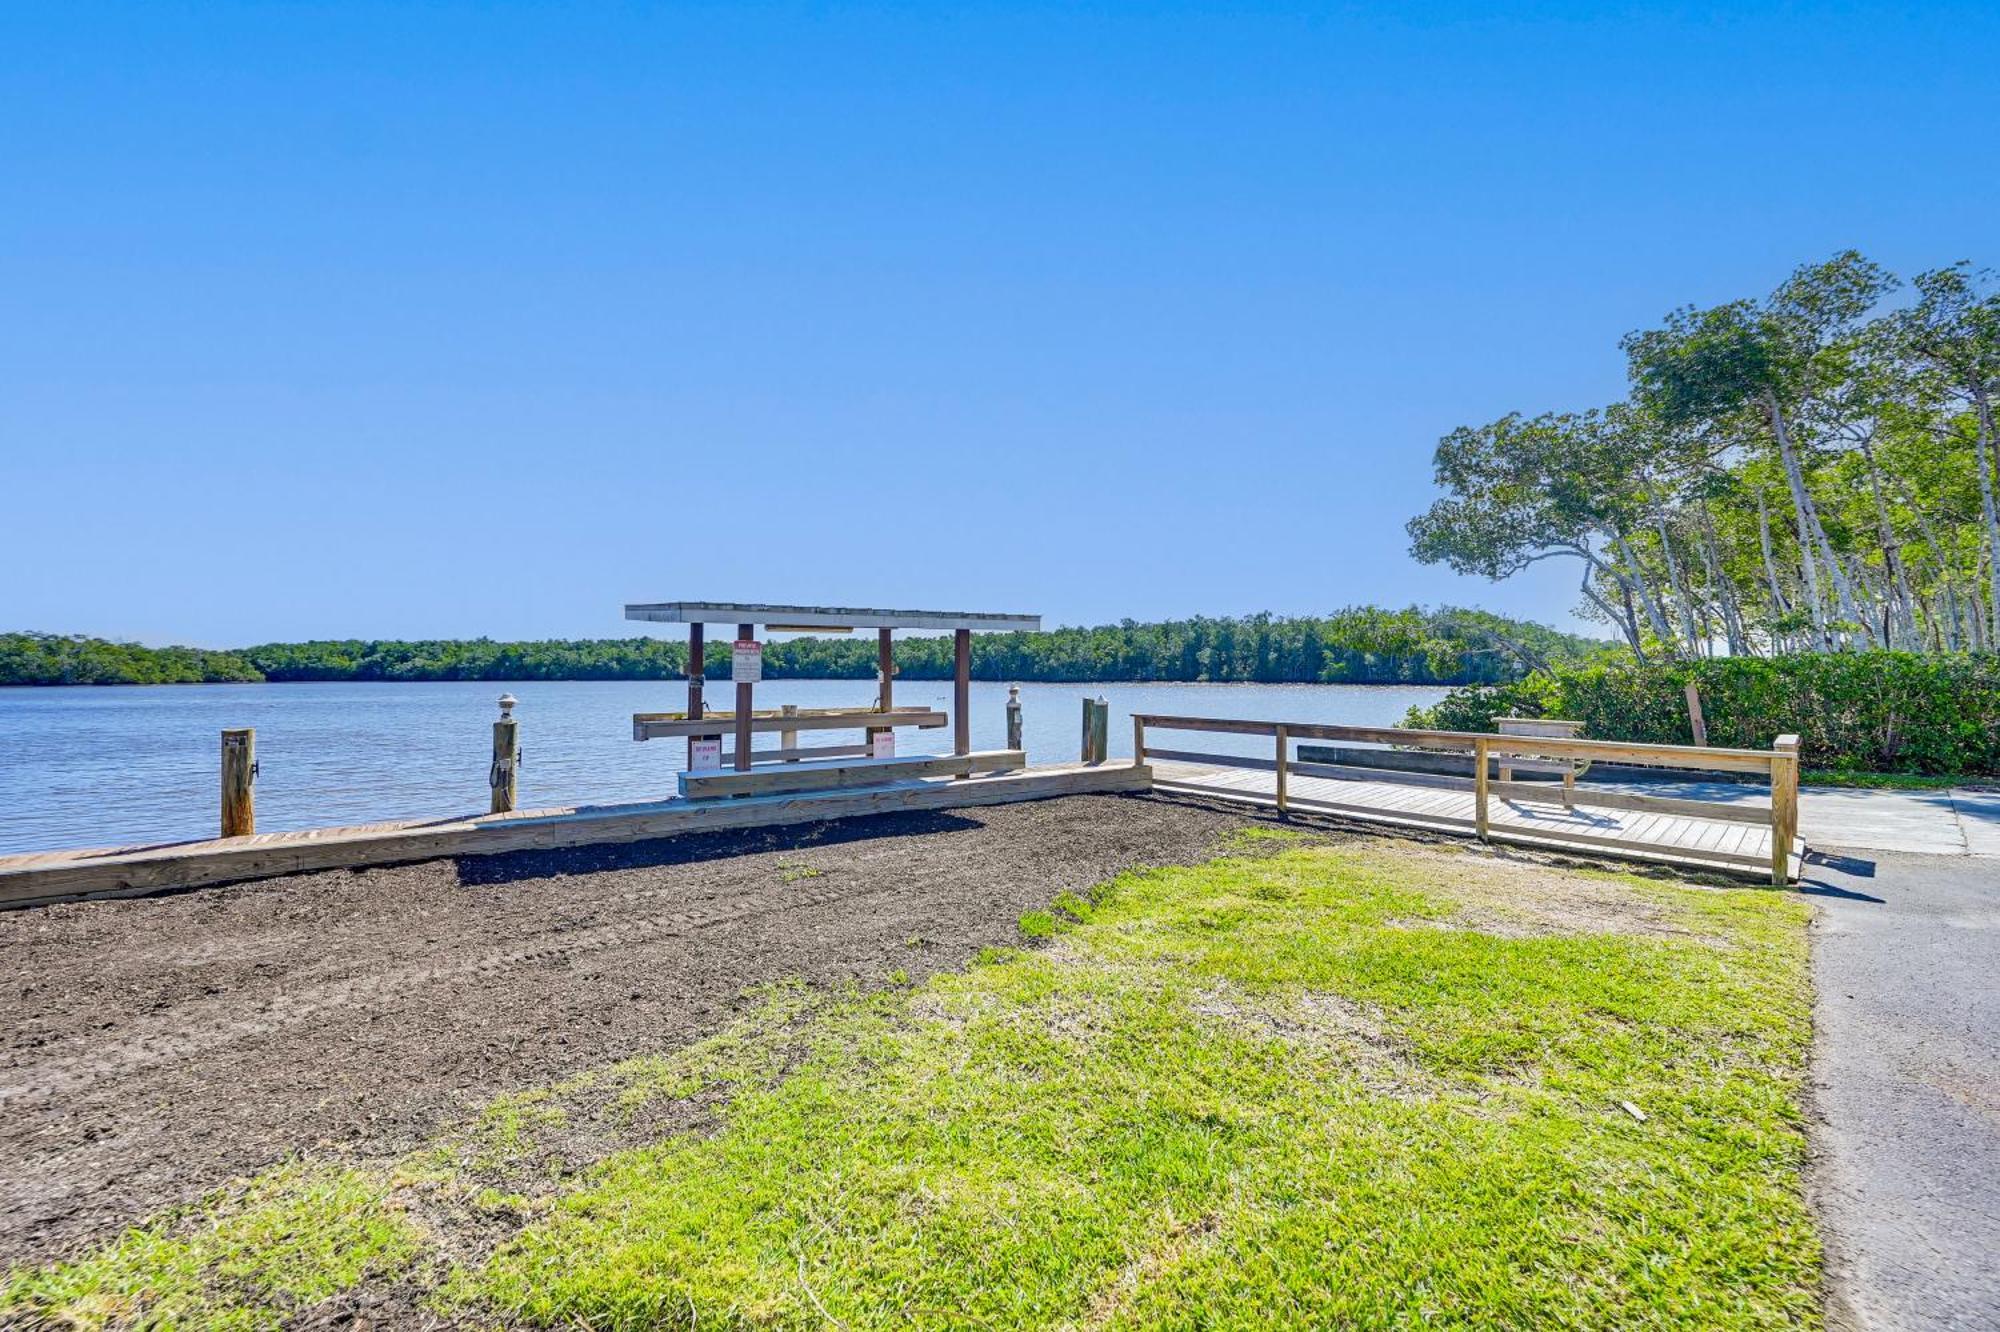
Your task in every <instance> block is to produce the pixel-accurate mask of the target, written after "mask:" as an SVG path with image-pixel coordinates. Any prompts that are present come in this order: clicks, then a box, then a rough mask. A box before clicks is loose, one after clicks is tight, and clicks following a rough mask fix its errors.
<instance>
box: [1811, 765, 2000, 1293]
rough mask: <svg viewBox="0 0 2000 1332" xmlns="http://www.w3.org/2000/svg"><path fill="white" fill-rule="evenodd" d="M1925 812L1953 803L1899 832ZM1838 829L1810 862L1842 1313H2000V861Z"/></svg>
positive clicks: (1828, 1204)
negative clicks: (1883, 847) (1928, 850)
mask: <svg viewBox="0 0 2000 1332" xmlns="http://www.w3.org/2000/svg"><path fill="white" fill-rule="evenodd" d="M1878 794H1879V793H1878ZM1987 799H1989V800H1994V801H1996V803H2000V797H1987ZM1855 808H1856V818H1855V819H1854V820H1853V822H1852V823H1851V826H1852V828H1853V829H1854V830H1855V831H1856V832H1857V833H1858V834H1859V835H1861V836H1863V837H1866V838H1868V839H1869V840H1874V841H1883V840H1889V831H1887V830H1889V829H1892V828H1893V827H1894V825H1895V824H1896V823H1897V820H1896V818H1895V817H1893V811H1887V812H1885V811H1880V810H1879V809H1878V810H1877V811H1875V813H1874V814H1872V815H1871V816H1870V817H1867V818H1862V817H1860V816H1859V814H1860V811H1861V810H1862V809H1864V808H1865V806H1862V805H1860V804H1859V802H1857V803H1856V807H1855ZM1924 812H1925V811H1924V810H1923V808H1922V807H1919V808H1917V809H1915V810H1907V811H1905V813H1906V814H1909V815H1910V816H1911V817H1912V818H1916V816H1918V815H1921V814H1922V813H1924ZM1928 812H1929V813H1931V814H1932V815H1936V814H1938V813H1939V812H1940V811H1939V810H1938V807H1937V803H1936V802H1935V800H1933V801H1932V802H1929V811H1928ZM1953 821H1954V822H1956V823H1958V824H1960V825H1961V826H1962V825H1963V824H1964V822H1965V820H1964V819H1963V818H1956V819H1954V820H1953ZM1925 826H1928V827H1929V828H1930V831H1931V834H1932V835H1935V836H1937V837H1938V839H1939V840H1945V841H1948V839H1947V838H1946V837H1945V836H1944V835H1943V833H1942V831H1941V829H1942V828H1943V827H1944V826H1945V821H1944V820H1942V819H1936V818H1933V819H1932V820H1931V821H1930V823H1929V824H1928V825H1925V824H1924V823H1923V821H1922V820H1921V819H1920V818H1916V821H1915V822H1914V823H1912V824H1910V825H1909V826H1905V827H1904V828H1903V829H1902V832H1901V833H1900V834H1898V837H1899V839H1908V838H1910V837H1912V836H1914V833H1915V831H1916V830H1920V829H1922V828H1923V827H1925ZM1974 831H1975V835H1977V834H1978V833H1980V832H1982V831H1984V832H1989V833H1990V831H1991V829H1990V827H1989V828H1984V829H1981V828H1977V827H1976V828H1975V830H1974ZM1825 835H1826V834H1825V831H1824V830H1822V831H1821V832H1820V834H1819V835H1818V836H1812V834H1811V833H1810V832H1809V836H1810V837H1812V840H1813V843H1814V847H1815V852H1816V855H1815V857H1814V862H1813V863H1811V864H1809V865H1808V866H1807V871H1806V876H1805V877H1806V890H1807V891H1808V892H1810V893H1813V894H1814V895H1815V901H1816V903H1817V910H1816V911H1815V914H1814V922H1813V979H1814V982H1815V986H1816V989H1817V1002H1816V1007H1815V1014H1814V1016H1815V1020H1816V1025H1817V1040H1816V1042H1815V1057H1814V1065H1813V1084H1814V1095H1815V1101H1816V1116H1815V1119H1816V1122H1815V1124H1814V1131H1813V1147H1814V1158H1815V1159H1814V1180H1815V1192H1816V1195H1817V1203H1818V1206H1819V1210H1820V1216H1821V1220H1822V1224H1823V1228H1824V1231H1825V1233H1826V1240H1827V1248H1828V1283H1829V1303H1830V1306H1831V1308H1830V1315H1831V1321H1832V1323H1833V1325H1834V1326H1835V1327H1836V1328H1857V1329H1869V1330H1870V1332H1873V1330H1874V1329H1900V1328H1981V1329H1994V1328H2000V1263H1996V1257H2000V861H1996V860H1994V859H1991V858H1988V856H1987V855H1985V854H1981V851H1980V850H1974V849H1972V848H1971V847H1965V848H1964V849H1960V850H1957V851H1947V852H1946V853H1945V854H1938V855H1921V854H1910V853H1907V852H1894V851H1891V852H1883V851H1874V850H1866V849H1855V850H1851V851H1844V852H1842V851H1833V850H1830V849H1829V848H1827V847H1826V846H1824V845H1822V839H1823V838H1824V837H1825ZM1982 849H1984V848H1982ZM1991 851H2000V846H1992V847H1991ZM1989 854H1990V852H1989Z"/></svg>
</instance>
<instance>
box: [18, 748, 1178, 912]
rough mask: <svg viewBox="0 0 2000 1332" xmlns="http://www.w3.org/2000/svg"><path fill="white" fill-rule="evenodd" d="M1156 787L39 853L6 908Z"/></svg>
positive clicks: (705, 808) (1079, 776) (401, 823)
mask: <svg viewBox="0 0 2000 1332" xmlns="http://www.w3.org/2000/svg"><path fill="white" fill-rule="evenodd" d="M1152 781H1153V776H1152V770H1151V769H1150V768H1145V767H1137V768H1135V767H1132V766H1131V765H1129V764H1104V765H1102V766H1098V767H1085V766H1084V765H1082V764H1076V763H1070V764H1051V765H1047V766H1043V767H1038V768H1023V769H1018V770H1015V771H1012V772H1005V773H999V774H997V775H993V776H984V777H968V778H962V779H952V778H941V779H914V780H909V781H899V782H890V783H884V784H883V785H880V786H872V787H868V788H865V789H860V790H843V791H818V792H811V793H804V794H793V795H773V796H742V797H738V798H735V799H719V800H693V801H691V800H683V799H680V798H678V797H676V798H672V799H665V800H657V801H648V802H642V803H636V804H618V805H581V806H560V807H555V808H549V809H531V810H517V811H515V812H513V813H509V814H481V815H464V816H459V817H450V818H442V819H403V820H397V821H394V822H389V823H366V824H354V825H350V826H347V827H340V828H310V829H305V830H302V831H298V832H271V833H255V834H252V835H251V836H248V837H219V838H214V839H211V840H208V841H198V842H165V843H158V844H154V845H150V846H118V847H100V848H95V849H91V850H81V851H45V852H35V853H31V854H27V855H11V856H0V908H6V907H20V906H35V905H40V904H43V903H47V902H58V901H67V900H71V899H75V898H89V897H137V896H143V895H145V894H147V893H156V892H163V891H168V890H171V889H176V888H191V887H198V886H201V885H205V884H217V883H231V882H236V881H239V880H243V879H261V878H269V877H272V876H274V875H279V874H299V873H304V872H307V871H310V870H325V869H348V868H355V867H359V866H364V865H389V864H400V863H407V862H409V861H413V860H431V859H435V858H437V857H441V856H480V855H494V854H497V853H500V852H507V851H548V850H555V849H559V848H563V847H574V846H590V845H595V844H600V843H612V842H641V841H649V840H652V839H654V838H660V837H672V836H676V835H678V834H682V833H702V832H714V831H719V830H726V829H734V828H754V827H765V826H769V825H773V824H784V823H812V822H818V821H820V820H824V819H842V818H852V817H854V816H856V815H864V814H886V813H894V812H897V811H904V810H935V809H962V808H967V807H971V806H975V805H997V804H1007V803H1011V802H1013V801H1017V800H1040V799H1045V798H1047V797H1050V796H1060V795H1080V794H1086V793H1091V792H1108V791H1144V790H1147V789H1148V788H1150V787H1151V785H1152Z"/></svg>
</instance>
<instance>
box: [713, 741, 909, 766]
mask: <svg viewBox="0 0 2000 1332" xmlns="http://www.w3.org/2000/svg"><path fill="white" fill-rule="evenodd" d="M872 752H873V750H872V749H871V748H870V747H869V746H867V745H803V746H800V747H798V748H795V749H794V748H785V749H753V750H751V751H750V764H751V767H752V768H755V766H756V765H757V764H759V763H796V762H799V761H800V760H809V759H830V758H866V757H867V756H868V755H869V754H870V753H872ZM722 763H723V766H724V767H734V766H735V765H736V755H735V754H734V753H729V754H724V755H723V756H722Z"/></svg>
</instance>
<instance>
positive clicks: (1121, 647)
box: [0, 606, 1610, 685]
mask: <svg viewBox="0 0 2000 1332" xmlns="http://www.w3.org/2000/svg"><path fill="white" fill-rule="evenodd" d="M972 647H973V652H972V670H973V674H974V675H975V676H976V677H977V678H979V679H982V680H1017V681H1085V680H1166V681H1178V680H1186V681H1258V682H1266V683H1311V682H1343V683H1353V684H1466V685H1469V684H1497V683H1504V682H1507V681H1511V680H1516V679H1519V678H1521V677H1522V676H1523V675H1525V674H1527V673H1528V672H1529V671H1532V670H1547V669H1548V668H1549V667H1550V666H1552V665H1554V664H1558V663H1564V662H1577V661H1582V660H1587V659H1591V658H1594V657H1597V656H1600V655H1602V654H1603V653H1604V652H1606V651H1607V650H1610V645H1609V644H1607V643H1605V642H1603V641H1601V640H1596V639H1589V638H1582V637H1578V636H1576V635H1573V634H1565V633H1560V632H1558V631H1556V630H1554V629H1550V628H1547V627H1546V626H1543V625H1538V624H1532V623H1528V622H1525V621H1520V620H1512V619H1508V618H1506V617H1504V616H1499V615H1494V614H1491V613H1488V612H1485V611H1476V610H1465V609H1459V608H1455V607H1442V608H1439V609H1436V610H1426V609H1422V608H1419V607H1409V608H1406V609H1403V610H1387V609H1384V608H1381V607H1374V606H1358V607H1350V608H1348V609H1345V610H1341V611H1337V612H1335V613H1334V614H1332V615H1327V616H1296V617H1285V616H1274V615H1268V614H1263V615H1249V616H1240V617H1233V618H1232V617H1207V616H1202V617H1197V618H1194V619H1188V620H1171V621H1166V622H1162V623H1153V624H1141V623H1137V622H1135V621H1131V620H1127V621H1124V622H1122V623H1119V624H1115V625H1102V626H1099V627H1096V628H1078V629H1056V630H1050V631H1045V632H1041V633H1009V634H979V635H975V636H974V638H973V640H972ZM896 665H897V670H898V673H899V674H900V676H901V678H903V679H908V680H941V679H948V678H950V676H951V668H952V662H951V640H950V638H949V637H937V636H929V637H918V636H904V637H899V638H898V639H897V641H896ZM686 669H687V646H686V644H685V643H682V642H676V641H669V640H664V639H657V638H620V639H567V640H565V639H549V640H540V641H534V642H520V643H504V642H496V641H494V640H492V639H484V638H480V639H438V640H428V641H416V642H409V641H380V640H362V639H334V640H317V641H313V642H306V643H265V644H260V645H258V646H256V647H248V648H237V649H233V650H229V651H204V650H201V649H196V648H180V647H174V648H145V647H140V646H138V645H136V644H131V643H112V642H107V641H105V640H103V639H97V638H86V637H82V636H79V635H58V634H39V633H11V634H0V684H15V685H28V684H35V685H50V684H187V683H202V682H208V683H217V682H233V681H259V680H269V681H278V682H282V681H301V680H392V681H393V680H403V681H433V680H665V679H674V678H678V677H680V676H682V675H684V674H685V673H686ZM707 670H708V674H709V676H710V677H711V678H727V676H728V673H729V661H728V654H727V653H726V652H716V653H714V654H712V655H711V657H710V658H709V661H708V663H707ZM764 672H765V675H766V677H767V678H770V679H870V678H873V676H874V674H875V643H874V639H873V637H872V635H867V634H856V635H853V636H851V637H838V638H835V637H810V638H793V639H785V640H782V641H774V642H771V643H767V644H766V645H765V650H764Z"/></svg>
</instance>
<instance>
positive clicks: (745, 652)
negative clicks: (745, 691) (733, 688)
mask: <svg viewBox="0 0 2000 1332" xmlns="http://www.w3.org/2000/svg"><path fill="white" fill-rule="evenodd" d="M763 678H764V645H763V644H762V643H759V642H758V641H757V640H756V639H754V638H739V639H737V640H736V645H735V646H734V647H733V648H732V649H731V650H730V653H729V683H731V684H757V683H759V682H761V681H762V680H763Z"/></svg>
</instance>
